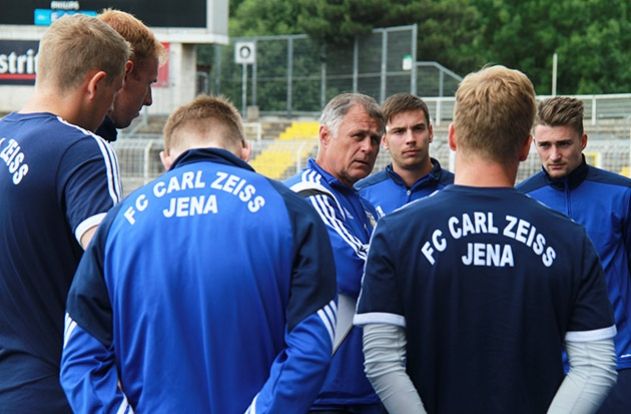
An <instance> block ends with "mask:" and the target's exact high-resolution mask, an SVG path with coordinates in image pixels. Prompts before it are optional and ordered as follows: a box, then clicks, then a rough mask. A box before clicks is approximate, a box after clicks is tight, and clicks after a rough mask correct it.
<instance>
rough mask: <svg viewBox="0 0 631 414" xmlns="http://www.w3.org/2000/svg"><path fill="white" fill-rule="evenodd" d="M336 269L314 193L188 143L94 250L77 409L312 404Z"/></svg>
mask: <svg viewBox="0 0 631 414" xmlns="http://www.w3.org/2000/svg"><path fill="white" fill-rule="evenodd" d="M334 271H335V268H334V263H333V258H332V253H331V248H330V245H329V241H328V237H327V234H326V229H325V227H324V225H323V223H322V221H321V220H320V218H319V217H318V216H317V215H316V214H315V212H314V211H313V210H312V209H311V208H310V207H309V206H308V205H307V203H306V202H305V201H304V200H303V199H301V198H300V197H298V196H297V195H295V194H293V193H292V192H291V191H289V190H288V189H287V188H286V187H284V186H283V185H282V184H280V183H278V182H274V181H272V180H269V179H267V178H265V177H263V176H261V175H259V174H256V173H255V172H254V171H252V170H251V168H250V167H249V166H248V165H247V164H245V163H244V162H242V161H241V160H239V159H237V158H236V157H235V156H234V155H232V154H231V153H229V152H227V151H224V150H219V149H197V150H191V151H188V152H186V153H184V154H183V155H182V156H181V157H179V158H178V160H177V161H176V163H175V165H174V166H173V168H172V169H171V170H170V171H169V172H168V173H166V174H165V175H163V176H162V177H160V178H158V179H157V180H155V181H153V182H152V183H149V184H147V185H146V186H144V187H142V188H141V189H139V190H137V191H136V192H134V193H132V194H131V195H130V196H129V197H128V198H126V199H125V200H124V201H123V202H122V203H121V204H120V205H119V207H117V208H115V209H113V210H112V211H111V212H110V213H109V214H108V216H107V218H106V219H105V221H104V223H103V224H102V225H101V227H100V228H99V231H98V232H97V234H96V236H95V240H94V242H93V243H92V244H91V246H90V247H89V248H88V250H86V253H85V255H84V257H83V259H82V260H81V263H80V265H79V268H78V270H77V274H76V276H75V279H74V281H73V284H72V287H71V290H70V293H69V296H68V308H67V311H68V317H67V322H66V324H67V328H66V335H65V341H66V342H65V345H64V351H63V359H62V374H61V382H62V386H63V387H64V389H65V391H66V393H67V395H68V399H69V401H70V403H71V405H72V407H73V409H74V410H75V411H77V412H100V411H106V412H129V411H130V410H131V409H133V410H135V411H137V412H170V413H243V412H244V411H246V410H249V411H250V412H256V413H268V412H270V413H272V412H273V413H280V412H286V413H298V412H305V411H306V410H307V409H308V407H309V406H310V405H311V402H312V401H313V399H314V398H315V397H316V395H317V392H318V390H319V389H320V387H321V385H322V382H323V380H324V376H325V374H326V369H327V367H328V363H329V361H330V358H331V346H332V340H333V337H334V335H335V321H336V305H335V277H334Z"/></svg>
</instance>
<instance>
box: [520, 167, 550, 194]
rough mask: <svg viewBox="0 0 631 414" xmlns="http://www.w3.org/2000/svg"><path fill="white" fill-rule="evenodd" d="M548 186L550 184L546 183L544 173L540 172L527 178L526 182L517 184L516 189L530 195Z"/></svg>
mask: <svg viewBox="0 0 631 414" xmlns="http://www.w3.org/2000/svg"><path fill="white" fill-rule="evenodd" d="M547 185H548V182H547V181H546V177H545V174H544V173H543V171H540V172H538V173H537V174H535V175H533V176H531V177H529V178H526V179H525V180H524V181H522V182H521V183H519V184H517V185H516V186H515V188H517V189H518V190H519V191H521V192H523V193H529V192H531V191H534V190H537V189H539V188H541V187H545V186H547Z"/></svg>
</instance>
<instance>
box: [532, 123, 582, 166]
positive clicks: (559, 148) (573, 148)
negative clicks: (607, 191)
mask: <svg viewBox="0 0 631 414" xmlns="http://www.w3.org/2000/svg"><path fill="white" fill-rule="evenodd" d="M585 145H587V135H586V134H583V136H580V135H579V133H578V132H577V131H576V130H574V128H572V127H569V126H565V125H564V126H547V125H537V126H536V127H535V146H536V148H537V153H538V154H539V158H541V163H542V164H543V168H545V170H546V171H547V172H548V175H549V176H550V177H551V178H561V177H565V176H566V175H568V174H569V173H571V172H572V171H574V170H575V169H576V167H578V166H579V165H581V162H583V157H582V153H583V149H585Z"/></svg>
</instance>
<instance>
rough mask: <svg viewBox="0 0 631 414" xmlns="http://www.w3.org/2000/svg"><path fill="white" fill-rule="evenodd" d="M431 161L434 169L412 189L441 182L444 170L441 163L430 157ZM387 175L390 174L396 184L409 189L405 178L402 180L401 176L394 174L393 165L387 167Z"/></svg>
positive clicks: (413, 185)
mask: <svg viewBox="0 0 631 414" xmlns="http://www.w3.org/2000/svg"><path fill="white" fill-rule="evenodd" d="M430 161H431V163H432V169H431V170H430V171H429V172H428V173H427V174H425V175H424V176H422V177H421V178H419V179H418V180H416V181H415V182H414V184H412V187H410V188H414V187H416V186H417V185H418V184H420V183H424V182H438V181H440V174H441V171H442V169H441V167H440V163H439V162H438V160H437V159H435V158H431V157H430ZM386 174H388V176H389V177H390V178H391V179H392V180H393V181H394V182H396V183H397V184H399V185H402V186H404V187H407V186H406V185H405V181H403V178H401V176H400V175H399V174H397V173H396V172H394V169H393V168H392V164H388V165H387V166H386Z"/></svg>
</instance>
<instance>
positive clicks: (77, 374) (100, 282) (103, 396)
mask: <svg viewBox="0 0 631 414" xmlns="http://www.w3.org/2000/svg"><path fill="white" fill-rule="evenodd" d="M115 213H116V210H114V211H112V214H111V215H109V216H108V217H107V218H106V219H105V221H104V223H103V225H102V227H101V228H100V230H99V231H98V232H97V233H96V236H95V238H94V242H93V243H91V244H90V246H89V247H88V249H87V250H86V252H85V253H84V255H83V257H82V258H81V262H80V263H79V267H78V268H77V272H76V274H75V277H74V279H73V282H72V285H71V287H70V291H69V293H68V302H67V314H66V329H65V333H64V348H63V352H62V359H61V373H60V382H61V386H62V388H63V389H64V391H65V393H66V396H67V397H68V402H69V404H70V406H71V407H72V409H73V410H74V411H75V412H105V413H118V412H121V413H125V412H131V407H129V404H128V400H127V398H126V396H125V395H124V394H123V392H122V390H121V384H120V381H119V377H118V373H117V369H116V363H115V354H114V350H113V334H112V332H113V330H112V309H111V304H110V301H109V296H108V292H107V287H106V285H105V280H104V275H103V257H104V253H103V252H104V246H105V240H106V236H107V230H108V229H109V225H110V223H111V221H112V219H113V218H114V217H115V215H116V214H115ZM119 410H121V411H119Z"/></svg>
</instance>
